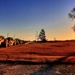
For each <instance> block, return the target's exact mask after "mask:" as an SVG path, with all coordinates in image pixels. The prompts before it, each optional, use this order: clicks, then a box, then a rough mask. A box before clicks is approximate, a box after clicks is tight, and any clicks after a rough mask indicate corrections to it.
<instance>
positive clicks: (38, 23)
mask: <svg viewBox="0 0 75 75" xmlns="http://www.w3.org/2000/svg"><path fill="white" fill-rule="evenodd" d="M73 7H75V0H0V34H1V35H4V36H6V35H7V33H9V36H12V37H13V36H14V35H15V36H16V37H21V38H22V39H23V38H24V39H30V40H33V39H35V34H36V31H38V33H39V32H40V30H41V29H42V28H44V29H45V31H46V35H47V39H53V38H54V37H56V38H57V39H71V38H74V34H73V32H72V30H71V29H70V27H71V26H72V25H73V22H70V19H68V13H69V12H70V10H71V9H72V8H73ZM67 35H68V36H67ZM63 36H65V37H63Z"/></svg>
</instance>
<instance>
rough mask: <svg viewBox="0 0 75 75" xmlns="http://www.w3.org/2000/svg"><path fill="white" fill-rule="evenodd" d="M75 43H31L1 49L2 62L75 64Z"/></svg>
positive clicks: (0, 57) (0, 58)
mask: <svg viewBox="0 0 75 75" xmlns="http://www.w3.org/2000/svg"><path fill="white" fill-rule="evenodd" d="M74 55H75V41H60V42H58V41H57V42H47V43H29V44H22V45H16V46H11V47H7V48H0V60H13V61H27V62H29V61H32V62H69V63H70V62H71V63H75V56H74Z"/></svg>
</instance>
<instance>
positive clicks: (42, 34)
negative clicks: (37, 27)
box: [39, 29, 46, 42]
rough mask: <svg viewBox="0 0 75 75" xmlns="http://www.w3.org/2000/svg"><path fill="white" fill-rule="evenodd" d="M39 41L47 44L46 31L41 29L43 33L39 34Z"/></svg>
mask: <svg viewBox="0 0 75 75" xmlns="http://www.w3.org/2000/svg"><path fill="white" fill-rule="evenodd" d="M39 39H40V40H41V41H42V42H46V36H45V30H44V29H41V31H40V33H39Z"/></svg>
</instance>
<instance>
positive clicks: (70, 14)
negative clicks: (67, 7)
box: [68, 7, 75, 20]
mask: <svg viewBox="0 0 75 75" xmlns="http://www.w3.org/2000/svg"><path fill="white" fill-rule="evenodd" d="M68 15H69V18H72V20H73V19H75V7H74V8H73V9H72V10H71V12H70V13H69V14H68Z"/></svg>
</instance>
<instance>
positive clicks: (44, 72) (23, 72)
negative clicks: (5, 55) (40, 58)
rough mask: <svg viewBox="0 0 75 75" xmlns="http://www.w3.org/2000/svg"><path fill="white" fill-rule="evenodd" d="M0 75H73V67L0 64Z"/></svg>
mask: <svg viewBox="0 0 75 75" xmlns="http://www.w3.org/2000/svg"><path fill="white" fill-rule="evenodd" d="M0 75H75V65H74V64H73V65H72V64H71V65H66V64H63V65H58V64H45V65H17V64H16V65H15V64H14V65H13V64H12V65H11V64H0Z"/></svg>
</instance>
